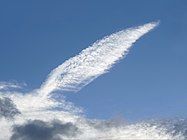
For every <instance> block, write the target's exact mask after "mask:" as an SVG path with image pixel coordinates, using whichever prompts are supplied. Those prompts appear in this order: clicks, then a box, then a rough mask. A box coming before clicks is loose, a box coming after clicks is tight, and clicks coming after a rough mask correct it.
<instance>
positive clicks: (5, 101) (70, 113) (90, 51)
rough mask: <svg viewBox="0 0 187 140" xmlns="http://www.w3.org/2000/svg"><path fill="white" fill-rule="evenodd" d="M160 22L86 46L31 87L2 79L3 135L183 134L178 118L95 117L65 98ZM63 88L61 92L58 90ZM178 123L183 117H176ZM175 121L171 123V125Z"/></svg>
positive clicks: (29, 138) (48, 138)
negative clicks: (164, 120)
mask: <svg viewBox="0 0 187 140" xmlns="http://www.w3.org/2000/svg"><path fill="white" fill-rule="evenodd" d="M157 25H158V22H151V23H147V24H145V25H142V26H138V27H134V28H129V29H126V30H122V31H119V32H117V33H114V34H112V35H109V36H106V37H104V38H103V39H101V40H99V41H96V42H95V43H94V44H93V45H91V46H89V47H88V48H86V49H84V50H83V51H81V52H80V53H79V54H78V55H76V56H75V57H72V58H70V59H69V60H67V61H65V62H64V63H63V64H61V65H59V66H58V67H57V68H55V69H54V70H53V71H52V72H51V73H50V74H49V75H48V78H47V79H46V80H45V81H44V82H43V84H42V85H41V86H40V88H38V89H34V90H32V91H30V92H28V93H23V92H20V91H19V90H16V89H17V88H20V87H21V86H20V85H19V84H17V83H6V82H1V83H0V128H1V133H0V139H3V140H9V139H10V140H25V139H26V140H33V139H35V140H57V139H58V140H60V139H85V140H87V139H106V138H110V139H129V138H130V139H150V138H151V139H172V138H180V139H182V138H183V137H184V135H182V134H178V133H176V134H173V133H172V132H173V130H172V131H171V132H170V131H169V130H170V129H169V128H173V127H172V126H173V125H174V124H173V123H170V122H168V124H169V125H167V128H166V125H163V123H162V122H159V123H153V122H151V123H150V122H149V123H148V122H142V123H137V124H131V125H127V124H124V123H120V124H118V123H116V122H112V121H101V120H96V119H94V120H91V119H88V118H86V117H85V116H84V113H83V111H82V109H81V108H80V107H76V106H75V105H74V104H73V103H71V102H68V101H66V100H65V99H63V98H60V99H61V100H57V99H56V98H53V96H52V95H54V94H58V95H61V96H62V97H63V95H62V94H61V93H63V91H70V92H74V91H78V90H80V89H81V88H82V87H84V86H86V85H87V84H89V83H90V82H92V81H93V80H94V79H95V78H97V77H99V76H100V75H102V74H104V73H106V72H108V71H109V69H110V68H111V67H112V66H113V65H114V64H115V63H116V62H117V61H119V60H120V59H122V58H124V56H125V55H126V54H127V53H128V51H129V49H130V48H131V47H132V45H133V43H135V42H136V40H138V39H139V38H140V37H142V36H143V35H144V34H146V33H148V32H149V31H150V30H152V29H154V28H155V27H156V26H157ZM59 91H61V92H59ZM177 123H178V122H177ZM169 126H171V127H169Z"/></svg>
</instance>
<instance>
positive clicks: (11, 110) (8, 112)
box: [0, 97, 20, 118]
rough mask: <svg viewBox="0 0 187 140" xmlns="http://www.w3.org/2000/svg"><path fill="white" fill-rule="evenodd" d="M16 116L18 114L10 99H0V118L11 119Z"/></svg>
mask: <svg viewBox="0 0 187 140" xmlns="http://www.w3.org/2000/svg"><path fill="white" fill-rule="evenodd" d="M18 114H20V112H19V110H18V109H17V108H16V105H15V104H14V103H13V102H12V100H11V99H9V98H7V97H0V118H1V117H5V118H13V117H14V116H15V115H18Z"/></svg>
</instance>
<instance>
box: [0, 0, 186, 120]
mask: <svg viewBox="0 0 187 140" xmlns="http://www.w3.org/2000/svg"><path fill="white" fill-rule="evenodd" d="M186 6H187V2H186V1H185V0H180V1H178V0H141V1H138V0H136V1H135V0H121V1H119V0H113V1H112V0H103V1H99V0H94V1H86V0H85V1H81V0H79V1H70V0H69V1H63V0H57V1H47V0H45V1H43V0H40V1H35V0H33V1H32V2H31V1H27V2H26V1H1V2H0V19H1V22H0V25H1V26H0V49H1V51H0V66H1V68H0V78H1V79H0V80H1V81H11V80H16V81H18V82H25V83H27V84H28V88H29V89H33V88H36V87H39V86H40V84H41V83H42V82H43V81H44V80H45V78H46V76H47V75H48V73H49V72H50V71H51V70H52V69H53V68H55V67H56V66H58V65H59V64H61V63H63V62H64V61H65V60H67V59H69V58H70V57H72V56H74V55H76V54H78V53H79V52H80V51H81V50H82V49H84V48H86V47H88V46H89V45H90V44H92V43H93V42H94V41H96V40H97V39H100V38H102V37H103V36H105V35H108V34H111V33H113V32H116V31H119V30H121V29H124V28H128V27H134V26H137V25H141V24H144V23H147V22H151V21H157V20H160V21H161V22H160V25H159V27H157V28H156V29H155V30H154V31H152V32H150V33H149V34H147V35H145V36H144V37H143V38H141V39H140V40H139V41H138V42H136V44H135V45H134V47H133V48H132V49H131V51H130V53H129V54H128V56H127V57H126V58H125V59H124V60H122V61H120V62H119V63H118V64H117V65H116V66H115V67H113V68H112V70H111V71H110V73H107V74H105V75H103V76H101V77H99V78H98V79H96V80H95V81H94V82H92V83H91V84H90V85H88V86H86V87H85V88H83V89H82V90H81V91H79V92H78V93H73V94H71V93H68V94H67V99H68V100H70V101H72V102H74V103H75V104H76V105H79V106H82V107H83V108H85V110H86V115H88V117H91V118H112V117H115V116H118V115H122V116H124V117H125V118H126V119H128V120H140V119H149V118H160V117H161V118H163V117H164V118H168V117H169V118H171V117H186V115H187V112H186V111H185V110H186V108H187V104H186V103H187V88H186V82H187V73H186V71H187V65H186V64H187V55H186V52H187V47H186V44H187V40H186V39H185V38H186V37H185V36H186V34H187V28H186V26H187V10H186Z"/></svg>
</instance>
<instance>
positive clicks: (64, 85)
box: [40, 22, 158, 96]
mask: <svg viewBox="0 0 187 140" xmlns="http://www.w3.org/2000/svg"><path fill="white" fill-rule="evenodd" d="M157 24H158V22H152V23H148V24H145V25H143V26H139V27H136V28H130V29H127V30H122V31H119V32H117V33H114V34H112V35H110V36H107V37H105V38H103V39H102V40H99V41H97V42H95V43H94V44H93V45H92V46H90V47H88V48H86V49H84V50H83V51H82V52H81V53H80V54H79V55H77V56H75V57H72V58H70V59H69V60H67V61H65V62H64V63H63V64H61V65H59V66H58V67H57V68H55V69H54V70H53V71H52V72H51V73H50V74H49V76H48V78H47V80H46V81H45V82H44V83H43V84H42V86H41V88H40V93H41V94H42V95H43V96H47V95H49V94H50V93H51V92H53V91H55V90H62V91H78V90H80V89H81V88H82V87H84V86H85V85H87V84H89V83H90V82H91V81H93V80H94V79H95V78H97V77H98V76H100V75H102V74H104V73H106V72H107V71H108V70H109V69H110V68H111V67H112V66H113V65H114V64H115V63H116V62H117V61H118V60H120V59H122V58H123V57H124V56H125V55H126V54H127V53H128V50H129V48H130V47H131V46H132V45H133V43H135V42H136V40H137V39H139V38H140V37H141V36H143V35H144V34H146V33H147V32H149V31H150V30H152V29H153V28H154V27H155V26H157Z"/></svg>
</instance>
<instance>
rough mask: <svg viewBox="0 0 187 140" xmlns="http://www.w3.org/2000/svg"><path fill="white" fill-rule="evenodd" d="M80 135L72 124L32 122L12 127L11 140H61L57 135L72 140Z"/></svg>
mask: <svg viewBox="0 0 187 140" xmlns="http://www.w3.org/2000/svg"><path fill="white" fill-rule="evenodd" d="M78 133H80V131H79V129H78V128H77V127H76V126H75V125H74V124H72V123H65V124H63V123H61V122H60V121H57V120H55V121H52V122H50V123H48V122H44V121H40V120H34V121H29V122H27V123H26V124H24V125H18V126H14V128H13V135H12V137H11V140H61V139H62V138H60V136H59V135H61V136H65V137H68V138H72V137H74V136H76V135H77V134H78Z"/></svg>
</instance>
